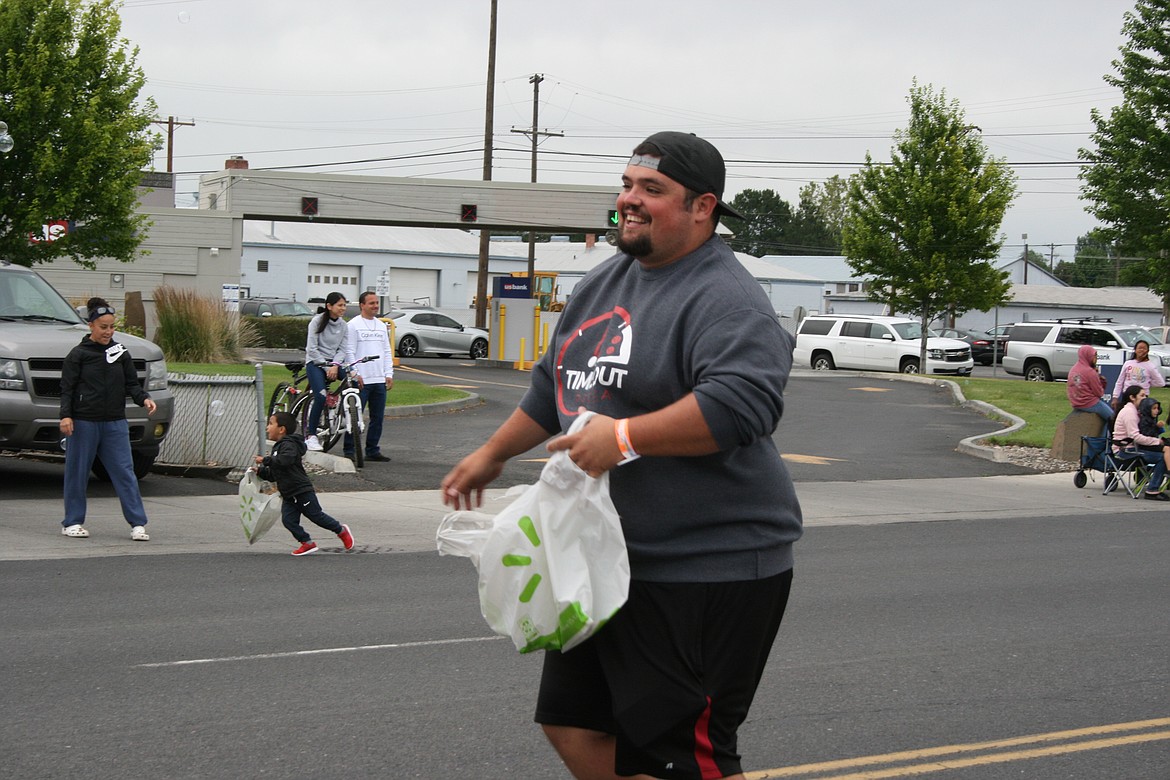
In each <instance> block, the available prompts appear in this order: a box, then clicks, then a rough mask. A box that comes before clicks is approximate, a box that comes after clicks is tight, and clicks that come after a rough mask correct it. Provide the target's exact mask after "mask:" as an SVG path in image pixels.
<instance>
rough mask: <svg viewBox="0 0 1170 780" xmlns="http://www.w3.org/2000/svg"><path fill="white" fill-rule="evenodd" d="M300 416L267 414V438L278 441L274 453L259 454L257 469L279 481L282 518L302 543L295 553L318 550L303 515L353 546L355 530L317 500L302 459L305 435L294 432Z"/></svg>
mask: <svg viewBox="0 0 1170 780" xmlns="http://www.w3.org/2000/svg"><path fill="white" fill-rule="evenodd" d="M296 429H297V419H296V418H295V417H293V416H292V415H291V414H289V413H288V412H276V413H275V414H273V415H272V416H271V417H269V418H268V427H267V429H266V430H267V432H268V438H269V439H270V440H272V441H274V442H276V443H275V444H274V445H273V447H272V454H271V455H267V456H261V455H257V456H256V464H257V465H258V466H259V468H258V469H257V470H256V473H257V474H258V475H259V476H260V478H261V479H267V480H270V481H272V482H275V483H276V487H277V488H279V490H280V497H281V498H282V499H284V502H283V505H282V506H281V515H280V520H281V522H282V523H284V527H285V528H287V529H288V532H289V533H290V534H292V535H293V537H294V538H296V540H297V541H298V542H300V543H301V546H300V547H298V548H297V549H295V550H293V555H296V556H301V555H308V554H309V553H315V552H317V543H316V542H314V541H313V537H311V536H309V534H308V532H307V531H305V529H304V528H302V527H301V515H304V516H305V517H307V518H309V519H310V520H312V521H313V522H314V523H316V524H317V525H319V526H321V527H322V528H324V529H325V530H326V531H332V532H333V533H335V534H337V537H338V538H339V539H341V543H342V544H343V545H344V546H345V549H347V550H352V549H353V534H352V533H350V531H349V526H348V525H344V524H342V523H339V522H337V521H336V520H335V519H333V518H332V517H330V516H329V515H327V514H325V510H323V509H322V508H321V503H320V502H319V501H318V500H317V491H315V490H313V483H312V482H310V481H309V475H308V474H306V473H305V466H304V464H303V463H301V458H303V457H304V455H305V452H307V451H308V448H307V447H306V446H305V440H304V438H303V437H302V436H301V435H300V434H299V433H295V431H296Z"/></svg>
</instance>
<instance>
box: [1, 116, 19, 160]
mask: <svg viewBox="0 0 1170 780" xmlns="http://www.w3.org/2000/svg"><path fill="white" fill-rule="evenodd" d="M14 146H16V141H14V140H12V136H10V135H9V134H8V124H7V123H6V122H0V154H8V153H9V152H11V151H12V147H14Z"/></svg>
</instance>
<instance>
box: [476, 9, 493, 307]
mask: <svg viewBox="0 0 1170 780" xmlns="http://www.w3.org/2000/svg"><path fill="white" fill-rule="evenodd" d="M495 102H496V0H492V17H491V25H490V27H489V31H488V69H487V110H486V111H485V112H484V113H485V117H484V129H483V180H484V181H491V180H492V127H493V125H494V122H495V110H494V108H495ZM491 241H492V236H491V233H490V232H489V231H488V230H487V229H486V228H480V229H479V273H478V275H477V276H476V280H475V295H476V297H475V327H477V328H482V327H485V326H486V325H487V280H488V253H489V251H490V249H491Z"/></svg>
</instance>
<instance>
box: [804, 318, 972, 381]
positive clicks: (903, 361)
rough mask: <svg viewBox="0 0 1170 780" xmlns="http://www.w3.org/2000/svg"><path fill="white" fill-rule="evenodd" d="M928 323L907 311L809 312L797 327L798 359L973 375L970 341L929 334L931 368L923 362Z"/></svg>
mask: <svg viewBox="0 0 1170 780" xmlns="http://www.w3.org/2000/svg"><path fill="white" fill-rule="evenodd" d="M921 337H922V327H921V325H920V324H919V323H918V322H916V321H915V320H908V319H906V318H904V317H878V316H874V315H867V314H823V315H814V316H811V317H806V318H805V319H804V320H803V321H802V322H801V323H800V327H799V328H797V331H796V350H795V351H794V352H793V362H794V363H795V364H796V365H798V366H805V367H810V368H814V369H816V370H818V371H831V370H833V369H835V368H851V369H860V370H863V371H898V372H900V373H903V374H917V373H919V372H921V373H926V374H957V375H959V376H970V374H971V369H972V368H973V367H974V365H975V362H974V361H973V360H972V359H971V347H970V346H969V345H968V344H967V343H966V342H965V341H959V340H958V339H944V338H939V337H937V336H928V337H927V339H926V370H925V371H922V369H921V367H920V366H919V365H918V360H919V345H920V340H921Z"/></svg>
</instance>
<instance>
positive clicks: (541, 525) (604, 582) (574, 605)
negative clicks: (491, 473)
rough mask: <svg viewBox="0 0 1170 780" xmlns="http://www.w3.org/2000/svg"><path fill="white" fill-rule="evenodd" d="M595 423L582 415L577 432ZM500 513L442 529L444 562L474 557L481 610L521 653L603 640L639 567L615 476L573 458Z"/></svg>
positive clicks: (559, 455)
mask: <svg viewBox="0 0 1170 780" xmlns="http://www.w3.org/2000/svg"><path fill="white" fill-rule="evenodd" d="M592 416H593V413H592V412H586V413H585V414H582V415H581V416H580V417H578V418H577V419H576V420H575V421H574V422H573V425H572V427H571V428H569V433H575V432H576V431H578V430H579V429H580V428H581V427H582V426H584V425H585V423H586V422H588V420H589V418H590V417H592ZM513 490H522V492H521V493H520V495H519V496H518V497H517V498H516V499H515V500H514V501H512V503H511V504H509V505H508V506H507V507H505V508H504V509H503V510H502V511H501V512H500V513H499V514H498V515H495V516H492V515H488V514H484V513H482V512H467V511H462V512H452V513H450V514H448V515H447V516H446V517H444V518H443V521H442V523H440V524H439V531H438V534H437V540H436V541H437V543H438V547H439V552H440V553H441V554H443V555H460V556H464V557H467V558H471V561H472V563H474V564H475V566H476V568H477V569H478V570H479V606H480V610H481V611H482V612H483V616H484V618H485V619H486V620H487V622H488V625H489V626H491V628H492V630H494V631H495V632H496V633H497V634H502V635H503V636H509V637H511V638H512V642H513V644H515V645H516V648H517V649H518V650H519V651H520V652H522V653H529V652H532V651H533V650H569V649H571V648H573V647H575V646H576V645H579V644H580V643H581V642H583V641H585V639H587V638H588V637H589V636H591V635H592V634H594V633H596V632H597V630H598V629H599V628H601V627H602V625H604V624H605V622H606V621H607V620H609V618H610V617H612V616H613V614H614V613H615V612H617V611H618V609H619V608H621V606H622V605H623V604H625V603H626V596H627V595H628V592H629V586H630V563H629V559H628V558H627V557H626V541H625V537H624V536H623V535H622V526H621V521H620V520H619V518H618V514H617V510H616V509H614V506H613V501H611V500H610V498H609V475H608V474H602V475H601V477H600V478H597V479H594V478H592V477H590V476H589V475H588V474H586V473H585V472H584V471H582V470H581V469H579V468H578V467H577V465H576V464H575V463H573V461H572V460H571V459H570V458H569V453H568V452H565V451H561V452H556V453H553V455H552V457H551V458H549V461H548V463H547V464H546V465H545V467H544V470H543V471H542V472H541V474H540V481H539V482H537V483H536V484H535V485H528V486H526V487H523V488H513Z"/></svg>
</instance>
